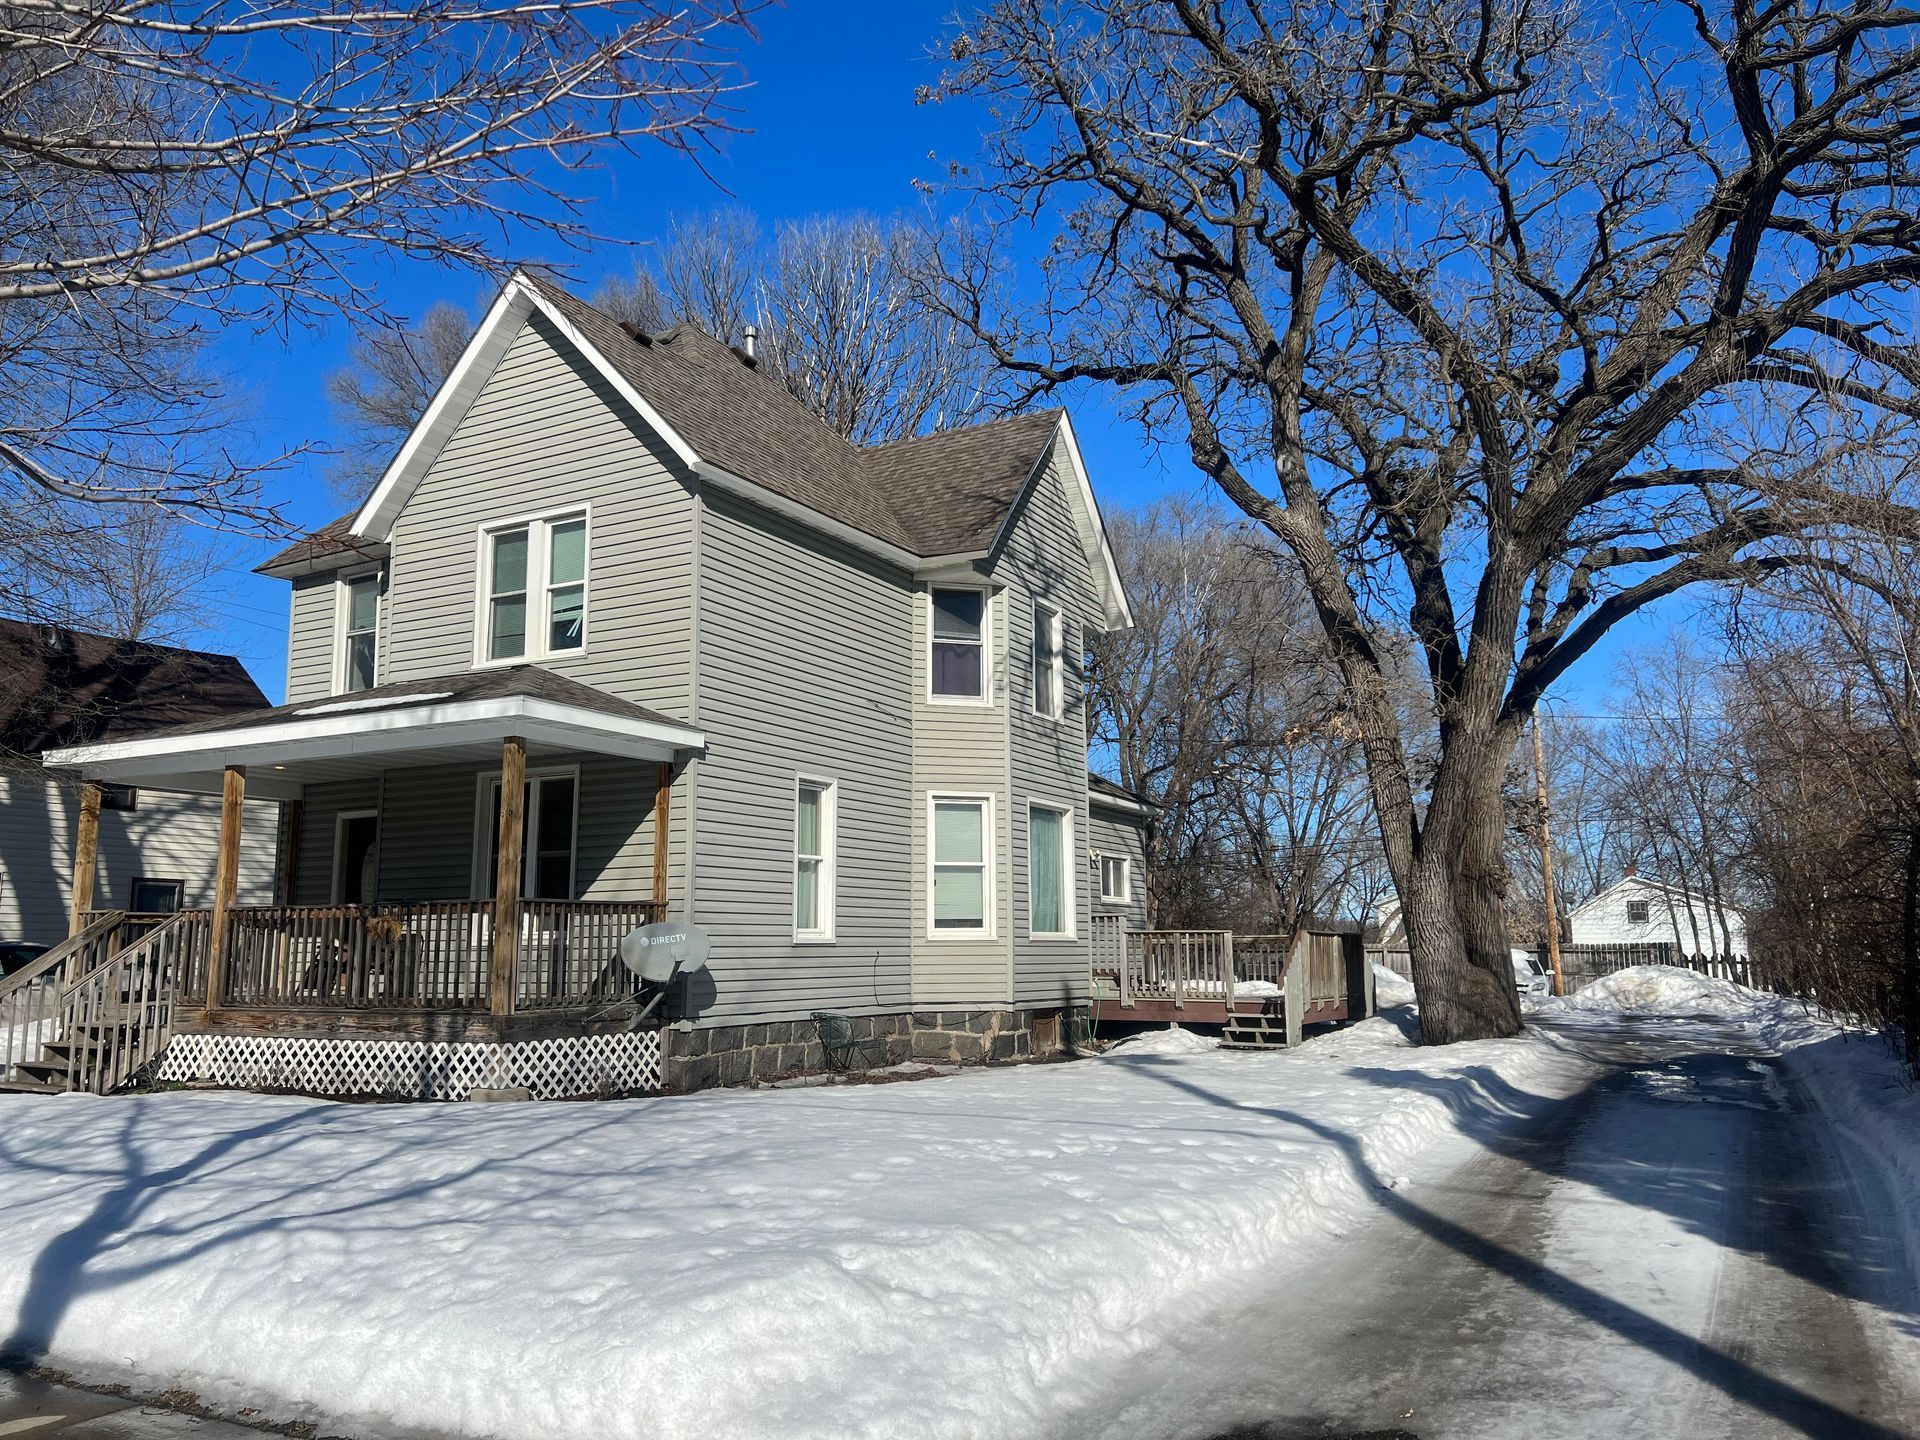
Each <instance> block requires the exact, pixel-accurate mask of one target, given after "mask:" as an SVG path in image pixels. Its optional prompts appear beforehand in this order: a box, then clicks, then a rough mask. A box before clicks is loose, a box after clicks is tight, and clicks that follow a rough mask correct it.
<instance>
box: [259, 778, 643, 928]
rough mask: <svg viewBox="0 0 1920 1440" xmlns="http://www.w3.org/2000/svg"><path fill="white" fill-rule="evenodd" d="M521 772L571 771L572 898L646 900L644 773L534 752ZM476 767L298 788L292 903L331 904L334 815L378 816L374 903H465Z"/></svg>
mask: <svg viewBox="0 0 1920 1440" xmlns="http://www.w3.org/2000/svg"><path fill="white" fill-rule="evenodd" d="M527 768H528V770H529V771H531V772H534V773H539V772H541V771H546V770H567V769H577V770H578V772H579V790H578V792H577V793H578V797H579V798H578V806H577V811H576V815H575V825H574V850H575V856H574V894H573V898H574V899H576V900H644V899H648V898H651V896H652V894H653V798H654V784H655V773H654V767H653V766H652V765H650V764H645V763H643V762H640V761H636V760H623V759H620V758H617V757H614V756H607V755H571V754H569V755H555V756H537V757H534V758H532V759H530V760H529V761H528V765H527ZM483 774H484V775H487V776H488V777H489V778H491V777H492V776H493V775H495V774H497V771H495V770H491V769H487V768H485V767H482V766H479V765H443V766H431V767H429V766H422V767H418V768H414V769H404V770H389V771H387V772H386V773H385V774H384V775H380V776H375V777H371V778H368V779H364V780H346V781H337V782H334V783H330V784H325V785H310V786H308V787H307V793H306V801H305V804H304V806H303V807H302V814H301V843H300V858H299V867H298V868H299V882H298V883H299V895H298V898H297V901H296V903H298V904H302V905H324V904H327V903H328V902H330V901H331V900H332V898H333V846H334V836H335V829H336V824H337V821H338V818H339V816H340V815H341V814H342V813H345V812H351V811H356V810H372V811H375V812H376V813H378V815H379V816H380V838H379V855H378V866H379V877H380V878H379V890H378V894H379V898H380V900H381V901H382V902H383V903H387V904H403V903H407V902H410V901H422V900H465V899H470V898H473V897H474V896H476V895H478V894H480V893H481V891H482V890H484V888H485V887H484V886H476V883H475V881H476V871H475V868H474V860H475V848H476V846H477V845H480V844H482V843H484V840H483V837H482V836H481V835H480V833H479V831H478V830H477V829H476V826H475V808H476V806H477V804H478V803H479V796H480V777H481V776H482V775H483Z"/></svg>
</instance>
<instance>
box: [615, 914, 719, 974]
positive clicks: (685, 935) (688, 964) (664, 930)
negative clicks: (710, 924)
mask: <svg viewBox="0 0 1920 1440" xmlns="http://www.w3.org/2000/svg"><path fill="white" fill-rule="evenodd" d="M709 948H710V947H709V945H708V941H707V932H706V931H704V930H702V929H701V928H700V927H699V926H698V925H689V924H686V923H685V922H684V921H679V920H657V921H655V922H654V923H653V924H651V925H642V926H641V927H640V928H639V929H638V930H633V931H630V932H629V933H628V934H627V936H626V937H625V938H624V939H623V940H621V942H620V959H621V960H622V962H624V963H625V965H626V967H627V969H629V970H631V971H632V972H633V973H634V974H635V975H637V976H639V977H640V978H641V979H642V980H644V981H646V982H647V983H648V984H649V985H664V984H666V983H667V982H668V981H669V980H671V979H673V977H674V976H676V975H690V974H692V973H693V972H694V971H696V970H704V969H706V968H707V951H708V949H709Z"/></svg>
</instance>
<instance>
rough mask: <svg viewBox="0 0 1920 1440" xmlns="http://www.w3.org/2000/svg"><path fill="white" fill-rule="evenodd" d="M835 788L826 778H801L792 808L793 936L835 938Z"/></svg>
mask: <svg viewBox="0 0 1920 1440" xmlns="http://www.w3.org/2000/svg"><path fill="white" fill-rule="evenodd" d="M834 791H835V787H834V785H833V783H832V782H831V781H827V780H804V779H803V780H801V781H799V782H798V783H797V784H796V786H795V789H794V797H795V798H794V807H793V938H794V939H796V940H831V939H832V938H833V849H834V834H833V831H834V820H835V815H834V798H835V797H834Z"/></svg>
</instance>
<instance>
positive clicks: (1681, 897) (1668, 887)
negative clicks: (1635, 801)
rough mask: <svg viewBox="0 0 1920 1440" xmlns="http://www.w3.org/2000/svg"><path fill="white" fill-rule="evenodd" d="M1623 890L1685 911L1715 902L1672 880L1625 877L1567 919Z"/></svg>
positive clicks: (1729, 908) (1733, 908)
mask: <svg viewBox="0 0 1920 1440" xmlns="http://www.w3.org/2000/svg"><path fill="white" fill-rule="evenodd" d="M1622 890H1645V891H1649V892H1651V893H1652V894H1655V895H1658V896H1660V897H1661V898H1662V899H1664V900H1666V901H1668V902H1669V903H1672V904H1677V905H1679V906H1681V907H1682V908H1685V909H1691V908H1692V907H1693V906H1695V905H1696V904H1697V905H1699V906H1700V907H1701V908H1702V909H1710V908H1712V906H1713V901H1712V900H1711V898H1710V897H1708V896H1706V895H1704V894H1702V893H1701V892H1700V891H1698V890H1690V889H1688V888H1687V887H1686V886H1685V885H1676V884H1674V883H1673V882H1672V881H1670V880H1661V879H1659V878H1657V877H1655V876H1652V875H1637V874H1636V875H1623V876H1621V877H1620V878H1619V879H1618V880H1616V881H1614V882H1613V884H1611V885H1609V886H1608V887H1607V888H1606V889H1604V890H1602V891H1600V892H1599V893H1598V894H1596V895H1589V896H1588V897H1587V898H1586V899H1585V900H1582V901H1581V902H1580V903H1579V904H1578V905H1575V906H1573V907H1572V908H1571V909H1569V910H1568V911H1567V918H1568V919H1569V920H1571V919H1572V918H1573V917H1574V916H1575V915H1578V914H1579V913H1580V912H1581V911H1583V910H1586V909H1589V908H1591V907H1592V906H1595V905H1598V904H1599V903H1600V902H1601V901H1602V900H1605V899H1606V898H1607V897H1608V896H1610V895H1617V894H1618V893H1619V892H1620V891H1622ZM1722 908H1724V909H1725V910H1726V912H1727V913H1728V914H1729V915H1740V914H1741V913H1742V911H1741V908H1740V906H1738V905H1736V904H1728V905H1725V906H1724V907H1722Z"/></svg>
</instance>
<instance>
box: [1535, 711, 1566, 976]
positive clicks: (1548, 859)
mask: <svg viewBox="0 0 1920 1440" xmlns="http://www.w3.org/2000/svg"><path fill="white" fill-rule="evenodd" d="M1533 784H1534V789H1535V791H1536V793H1537V795H1538V797H1539V801H1540V881H1541V883H1542V884H1543V885H1545V886H1546V891H1547V955H1548V956H1549V957H1550V958H1551V959H1552V961H1553V993H1554V994H1556V995H1564V994H1566V993H1567V984H1566V981H1565V980H1564V979H1563V978H1562V977H1561V974H1560V915H1559V907H1558V906H1557V905H1556V904H1555V903H1554V895H1553V833H1552V831H1551V830H1550V829H1549V828H1548V825H1547V752H1546V750H1545V748H1544V747H1542V745H1541V744H1540V712H1539V711H1537V710H1536V711H1535V712H1534V714H1533Z"/></svg>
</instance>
